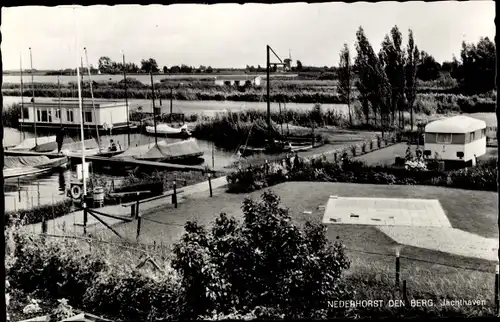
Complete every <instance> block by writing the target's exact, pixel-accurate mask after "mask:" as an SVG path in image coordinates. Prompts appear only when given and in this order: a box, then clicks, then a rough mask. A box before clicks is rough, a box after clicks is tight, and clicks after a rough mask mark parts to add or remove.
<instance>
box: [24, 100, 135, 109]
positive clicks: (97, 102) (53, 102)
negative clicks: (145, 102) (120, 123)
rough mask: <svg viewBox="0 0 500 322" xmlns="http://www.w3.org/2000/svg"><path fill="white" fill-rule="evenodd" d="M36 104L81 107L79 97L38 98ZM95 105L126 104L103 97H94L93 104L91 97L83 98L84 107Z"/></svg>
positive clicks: (100, 106)
mask: <svg viewBox="0 0 500 322" xmlns="http://www.w3.org/2000/svg"><path fill="white" fill-rule="evenodd" d="M24 104H25V105H29V106H31V105H32V103H31V101H25V102H24ZM35 104H36V106H40V107H59V105H60V106H61V107H65V108H68V107H70V108H79V107H80V104H79V102H78V99H61V100H60V101H59V99H53V100H36V99H35ZM93 105H95V107H96V108H102V107H113V106H121V105H123V106H125V102H124V101H121V100H103V99H94V104H92V100H91V99H84V100H83V107H92V106H93Z"/></svg>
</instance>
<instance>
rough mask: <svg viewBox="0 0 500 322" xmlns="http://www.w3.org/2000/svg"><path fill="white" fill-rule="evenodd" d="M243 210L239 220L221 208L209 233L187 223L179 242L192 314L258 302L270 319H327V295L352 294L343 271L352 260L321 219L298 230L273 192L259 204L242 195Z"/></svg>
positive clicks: (178, 261) (244, 308)
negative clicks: (330, 238)
mask: <svg viewBox="0 0 500 322" xmlns="http://www.w3.org/2000/svg"><path fill="white" fill-rule="evenodd" d="M242 209H243V214H244V220H243V222H242V223H239V222H237V221H236V220H235V219H234V218H229V217H227V216H226V215H225V214H221V215H220V216H219V217H218V218H217V220H216V221H215V224H214V225H213V226H212V229H211V231H208V230H206V229H205V228H204V227H202V226H199V225H198V224H196V223H194V222H188V223H186V225H185V229H186V232H185V234H184V235H183V236H182V238H181V241H180V242H179V243H178V244H176V245H175V247H174V254H175V260H174V261H173V263H172V264H173V267H175V269H177V270H178V271H179V272H180V274H181V279H182V282H181V283H182V286H183V287H184V289H185V290H186V296H187V299H188V302H187V303H186V304H187V305H188V306H189V307H190V308H191V310H192V312H191V316H192V317H195V316H200V315H201V316H206V315H209V314H210V313H211V312H213V311H216V312H217V313H219V314H225V315H227V314H231V313H233V312H235V311H236V312H239V313H240V314H248V313H251V310H252V309H253V308H255V307H258V306H260V307H267V316H268V317H269V316H272V317H285V318H304V317H307V318H325V317H326V316H327V314H328V313H327V312H326V308H327V303H326V301H327V300H331V299H339V300H340V299H345V298H347V297H348V296H349V293H348V292H347V290H346V288H345V286H344V285H342V283H341V275H342V272H343V271H344V270H345V269H348V268H349V266H350V262H349V260H348V258H347V256H346V254H345V253H344V248H343V245H342V244H340V243H335V244H334V245H332V244H331V243H330V242H329V241H328V240H327V238H326V236H325V228H324V227H323V226H322V225H320V224H310V223H306V225H305V228H304V229H303V230H302V229H300V228H298V227H297V226H296V225H295V224H294V223H293V221H292V220H291V217H290V214H289V212H288V210H287V209H285V208H282V207H281V205H280V200H279V198H278V197H277V196H276V195H275V194H274V193H272V192H270V191H267V192H264V193H263V194H262V197H261V201H260V202H256V201H253V200H251V199H248V198H247V199H245V201H244V202H243V206H242ZM335 313H337V314H339V313H340V314H342V312H341V311H340V310H339V312H335ZM261 314H262V312H261ZM262 315H264V314H262Z"/></svg>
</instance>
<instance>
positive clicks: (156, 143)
mask: <svg viewBox="0 0 500 322" xmlns="http://www.w3.org/2000/svg"><path fill="white" fill-rule="evenodd" d="M149 75H151V95H152V96H151V99H152V100H153V122H154V127H155V145H156V146H158V135H157V133H156V106H155V87H154V83H153V71H152V70H150V71H149Z"/></svg>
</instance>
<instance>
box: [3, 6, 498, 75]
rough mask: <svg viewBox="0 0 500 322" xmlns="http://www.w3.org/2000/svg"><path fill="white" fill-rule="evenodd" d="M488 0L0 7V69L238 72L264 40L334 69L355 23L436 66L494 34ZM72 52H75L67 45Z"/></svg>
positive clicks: (284, 53)
mask: <svg viewBox="0 0 500 322" xmlns="http://www.w3.org/2000/svg"><path fill="white" fill-rule="evenodd" d="M494 18H495V3H494V1H467V2H455V1H439V2H435V3H426V2H404V3H399V2H381V3H364V2H359V3H351V4H347V3H338V2H335V3H322V4H320V3H318V4H306V3H287V4H273V5H269V4H244V5H239V4H216V5H201V4H200V5H197V4H176V5H168V6H161V5H149V6H139V5H121V6H101V5H100V6H87V7H79V6H76V7H70V6H60V7H43V6H29V7H10V8H5V7H3V8H2V20H1V21H2V25H1V27H0V30H1V32H2V43H1V50H2V59H3V69H4V70H19V66H20V60H21V57H22V64H23V68H29V66H30V56H29V54H30V53H29V49H28V48H29V47H31V48H32V60H33V68H35V69H39V70H42V69H61V68H74V67H75V65H77V64H80V58H79V57H83V59H84V62H85V52H84V51H83V48H84V47H86V48H87V53H88V61H89V64H93V65H94V66H96V65H97V61H98V59H99V57H101V56H108V57H110V58H111V59H112V60H114V61H121V60H122V54H121V53H122V51H123V52H124V54H125V58H126V60H127V62H135V63H136V64H138V65H139V66H140V61H141V59H147V58H149V57H152V58H154V59H156V61H157V63H158V65H159V66H160V68H161V67H162V66H165V65H166V66H169V67H170V66H172V65H180V64H186V65H192V66H199V65H205V66H212V67H213V68H222V67H233V68H244V67H245V66H246V65H254V66H257V65H261V66H265V64H266V45H267V44H269V45H270V46H271V47H272V48H273V49H274V50H275V52H276V53H277V54H278V55H279V56H280V57H281V58H282V59H284V58H287V57H288V56H289V54H290V52H291V58H292V60H293V61H295V60H297V59H298V60H300V61H301V62H302V64H303V65H307V66H311V65H313V66H336V65H337V64H338V60H339V59H338V58H339V52H340V50H341V48H342V47H343V44H344V43H347V44H348V46H349V47H350V49H351V51H352V56H354V55H355V47H354V44H355V37H356V31H357V29H358V28H359V26H362V27H363V29H364V30H365V33H366V35H367V37H368V39H369V41H370V43H371V44H372V46H373V48H374V49H375V51H376V52H378V51H379V49H380V43H381V42H382V40H383V38H384V36H385V34H387V33H389V31H390V29H391V28H392V27H393V26H394V25H397V26H398V28H399V29H400V30H401V32H402V33H403V37H404V41H403V43H404V44H406V43H407V40H408V38H407V35H408V29H409V28H411V29H412V30H413V33H414V37H415V42H416V44H417V46H418V47H419V48H420V49H421V50H425V51H426V52H428V53H429V54H431V55H432V56H434V58H435V59H436V60H437V61H438V62H443V61H450V60H451V59H452V57H453V54H455V55H456V56H457V58H459V56H460V47H461V43H462V41H463V40H465V41H467V42H477V41H478V40H479V38H480V37H485V36H488V37H490V39H492V40H493V39H494V37H495V24H494ZM77 48H78V51H77V50H76V49H77Z"/></svg>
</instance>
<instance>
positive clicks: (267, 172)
mask: <svg viewBox="0 0 500 322" xmlns="http://www.w3.org/2000/svg"><path fill="white" fill-rule="evenodd" d="M264 167H265V168H264V170H265V171H266V176H267V175H268V174H269V163H268V162H267V159H266V164H265V165H264Z"/></svg>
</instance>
